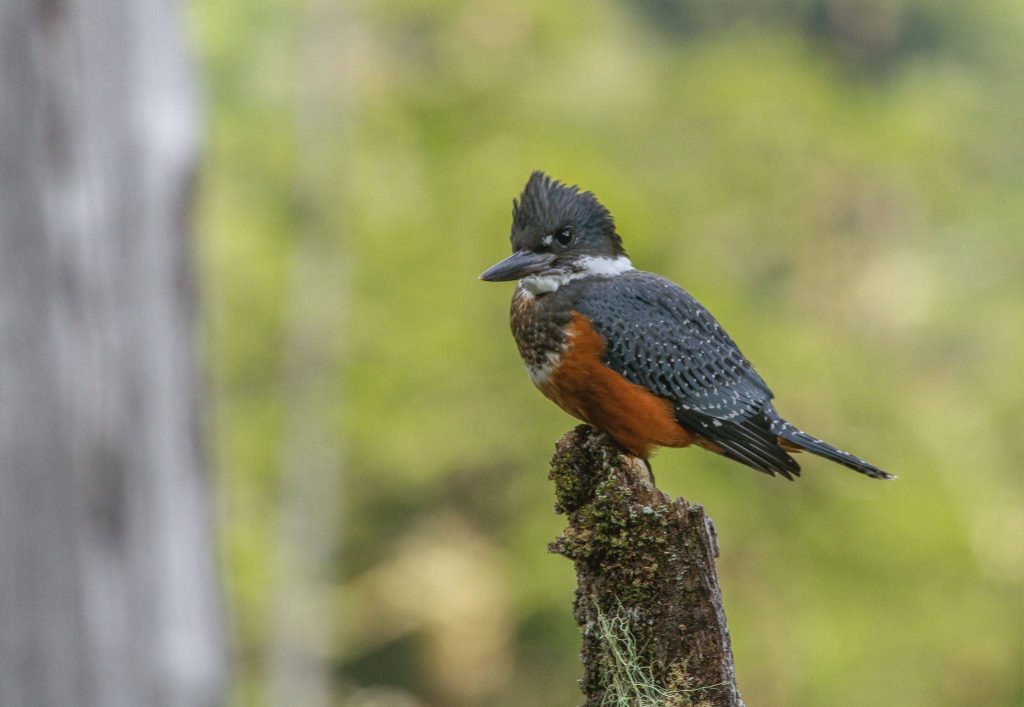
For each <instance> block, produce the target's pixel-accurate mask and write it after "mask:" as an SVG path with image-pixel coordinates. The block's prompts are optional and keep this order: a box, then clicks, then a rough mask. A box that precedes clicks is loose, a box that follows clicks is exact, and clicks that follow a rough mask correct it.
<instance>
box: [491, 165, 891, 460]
mask: <svg viewBox="0 0 1024 707" xmlns="http://www.w3.org/2000/svg"><path fill="white" fill-rule="evenodd" d="M511 241H512V246H513V251H514V253H513V255H512V256H511V257H509V258H507V259H506V260H504V261H502V262H501V263H499V264H498V265H495V266H494V267H493V268H491V269H490V270H488V271H487V272H486V273H484V274H483V275H482V276H481V277H482V278H483V279H486V280H509V279H519V280H520V284H519V287H518V288H517V289H516V295H515V298H514V300H513V311H512V329H513V333H514V335H515V338H516V343H517V345H518V346H519V350H520V353H521V354H522V357H523V360H524V362H526V364H527V369H528V370H529V372H530V376H531V378H532V379H533V381H534V383H535V384H536V385H537V386H538V387H539V388H540V389H541V391H542V392H544V394H545V395H547V396H548V397H550V398H551V399H552V400H554V401H555V402H556V403H558V404H559V405H560V406H562V407H563V408H564V409H566V411H568V412H569V413H570V414H572V415H575V416H577V417H580V418H581V419H583V420H584V421H587V422H590V423H591V424H594V425H595V426H598V427H602V428H603V429H605V430H606V431H607V432H609V434H611V435H612V436H613V437H614V438H616V439H617V441H619V443H620V444H622V445H623V446H624V447H626V448H627V449H630V451H633V452H634V453H637V454H640V455H641V456H646V454H647V450H648V449H649V448H650V447H651V446H653V445H669V446H686V445H688V444H691V443H696V444H699V445H700V446H702V447H704V448H706V449H710V450H712V451H715V452H718V453H720V454H723V455H724V456H726V457H729V458H730V459H734V460H736V461H738V462H741V463H743V464H746V465H747V466H750V467H752V468H754V469H757V470H758V471H762V472H765V473H768V474H776V473H778V474H781V475H782V476H784V477H786V478H793V477H794V476H797V475H799V473H800V466H799V465H798V464H797V463H796V461H795V460H794V459H793V458H792V457H791V456H790V454H789V452H794V451H802V450H803V451H809V452H811V453H813V454H817V455H819V456H822V457H825V458H827V459H830V460H832V461H835V462H837V463H839V464H842V465H844V466H847V467H849V468H851V469H854V470H855V471H858V472H860V473H862V474H865V475H867V476H870V477H872V478H877V479H885V478H891V477H890V476H889V474H887V473H886V472H884V471H882V470H881V469H879V468H878V467H876V466H873V465H872V464H869V463H868V462H866V461H864V460H863V459H859V458H858V457H855V456H853V455H852V454H848V453H847V452H843V451H841V450H839V449H836V448H835V447H833V446H831V445H829V444H827V443H826V442H823V441H821V440H819V439H817V438H815V437H812V436H811V435H809V434H807V433H805V432H802V431H801V430H799V429H797V428H796V427H795V426H793V425H792V424H790V423H789V422H787V421H786V420H784V419H782V418H781V417H780V416H779V414H778V413H777V412H776V410H775V407H774V406H773V405H772V398H773V395H772V391H771V390H770V389H769V388H768V385H767V384H766V383H765V382H764V380H763V379H762V378H761V376H760V375H758V373H757V371H755V370H754V367H753V366H752V365H751V364H750V362H749V361H748V360H747V359H746V358H745V357H744V356H743V354H742V353H741V352H740V350H739V347H737V345H736V343H735V342H734V341H733V340H732V338H731V337H730V336H729V335H728V334H727V333H726V332H725V330H724V329H723V328H722V327H721V325H720V324H719V323H718V322H717V321H716V320H715V318H714V317H713V316H711V314H710V313H709V312H708V311H707V309H705V308H704V307H703V306H702V305H701V304H700V303H699V302H697V300H695V299H694V298H693V297H692V296H691V295H690V294H689V293H687V292H686V291H685V290H683V289H682V288H681V287H679V286H678V285H675V284H674V283H672V282H670V281H668V280H666V279H665V278H663V277H661V276H659V275H655V274H653V273H647V272H640V271H637V270H634V269H633V268H632V265H631V264H630V262H629V260H628V258H626V256H625V251H624V250H623V248H622V243H621V240H620V238H619V236H618V234H617V233H616V231H615V225H614V221H613V220H612V217H611V214H610V213H609V212H608V210H607V209H606V208H605V207H604V206H602V205H601V204H600V202H598V201H597V198H596V197H595V196H594V195H593V194H591V193H590V192H580V191H579V189H578V188H576V187H568V186H565V185H563V184H561V183H559V182H557V181H554V180H551V179H550V178H549V177H547V176H545V175H544V174H542V173H540V172H534V173H533V175H531V177H530V180H529V182H528V183H527V185H526V188H525V190H524V191H523V194H522V196H521V197H520V200H519V201H518V202H515V203H514V208H513V225H512V234H511ZM580 326H584V329H580ZM574 327H575V328H574ZM584 341H586V344H583V343H581V342H584ZM595 342H596V343H595ZM583 346H586V349H585V350H584V349H583V348H581V347H583ZM587 357H592V358H590V359H588V358H587ZM662 406H663V407H662ZM631 410H635V411H636V413H635V414H636V418H635V419H631ZM662 410H663V411H664V412H663V413H662V412H659V411H662ZM662 415H665V416H667V417H666V418H664V419H663V418H662V417H661V416H662ZM666 425H667V427H666ZM670 428H674V429H675V430H676V431H677V432H672V430H671V429H670Z"/></svg>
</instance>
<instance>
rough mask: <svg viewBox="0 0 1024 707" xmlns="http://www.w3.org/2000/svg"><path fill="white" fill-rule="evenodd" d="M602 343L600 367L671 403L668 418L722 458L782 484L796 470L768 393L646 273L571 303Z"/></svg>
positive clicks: (719, 335) (687, 302)
mask: <svg viewBox="0 0 1024 707" xmlns="http://www.w3.org/2000/svg"><path fill="white" fill-rule="evenodd" d="M576 309H577V310H578V311H579V312H580V313H582V314H584V315H585V316H587V317H588V318H589V319H590V321H591V323H592V324H593V326H594V329H595V330H596V331H597V332H598V333H599V334H600V335H601V336H602V337H604V339H605V341H606V342H607V348H606V351H605V363H606V364H607V365H608V366H609V367H610V368H612V369H613V370H615V371H617V372H618V373H620V374H622V375H623V376H625V377H626V378H627V379H628V380H629V381H631V382H633V383H637V384H639V385H642V386H644V387H646V388H647V389H649V390H651V391H652V392H654V393H656V394H657V395H660V396H662V397H664V398H667V399H669V400H671V401H673V403H674V404H675V411H676V419H677V420H678V421H679V423H680V424H682V425H683V426H684V427H685V428H687V429H688V430H690V431H692V432H695V433H697V434H699V435H700V436H701V437H703V438H705V439H706V440H708V441H710V442H712V443H714V444H715V445H717V446H718V447H720V448H721V449H722V453H723V454H724V455H725V456H727V457H730V458H732V459H735V460H736V461H739V462H742V463H744V464H747V465H748V466H751V467H753V468H755V469H757V470H758V471H763V472H766V473H769V474H774V473H776V472H778V473H780V474H782V475H783V476H785V477H787V478H790V477H791V476H793V475H798V474H799V473H800V467H799V465H798V464H797V463H796V462H795V461H794V460H793V459H792V457H790V456H789V455H788V454H786V452H785V450H784V449H782V448H781V447H780V446H779V444H778V437H777V435H776V434H774V433H773V432H772V431H771V429H770V427H771V424H772V420H773V419H776V418H777V415H776V414H775V410H774V408H773V407H772V404H771V399H772V392H771V390H769V388H768V386H767V384H766V383H765V382H764V380H762V379H761V376H759V375H758V373H757V371H755V370H754V368H753V366H751V365H750V362H749V361H747V359H746V358H745V357H744V356H743V354H742V353H741V352H740V350H739V348H738V347H737V346H736V343H735V342H734V341H733V340H732V338H731V337H730V336H729V335H728V334H727V333H726V332H725V331H724V330H723V329H722V327H721V325H720V324H719V323H718V322H717V321H716V320H715V318H714V317H712V316H711V314H710V313H709V312H708V311H707V310H706V309H705V308H704V307H703V306H702V305H701V304H700V303H699V302H697V300H695V299H694V298H693V297H692V296H691V295H690V294H689V293H687V292H686V291H685V290H683V289H682V288H681V287H679V286H678V285H675V284H674V283H672V282H670V281H668V280H666V279H664V278H662V277H659V276H657V275H654V274H651V273H641V272H637V273H630V274H626V275H620V276H618V277H613V278H604V279H600V280H597V281H595V282H594V283H593V284H591V285H590V287H588V288H587V290H586V292H585V293H584V294H583V295H582V296H581V297H580V299H579V300H578V302H577V305H576Z"/></svg>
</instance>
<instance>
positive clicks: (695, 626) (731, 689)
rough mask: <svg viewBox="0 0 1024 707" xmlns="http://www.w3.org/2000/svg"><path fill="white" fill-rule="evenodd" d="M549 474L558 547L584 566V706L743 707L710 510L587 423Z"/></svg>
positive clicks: (562, 445) (567, 440)
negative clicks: (673, 491)
mask: <svg viewBox="0 0 1024 707" xmlns="http://www.w3.org/2000/svg"><path fill="white" fill-rule="evenodd" d="M551 478H552V480H553V481H554V482H555V494H556V498H557V505H556V506H555V508H556V510H557V511H558V512H560V513H565V514H566V515H567V516H568V517H569V527H567V528H566V529H565V531H563V533H562V535H561V536H559V538H558V539H557V540H555V541H554V542H553V543H552V544H551V550H552V552H556V553H558V554H560V555H563V556H564V557H567V558H569V559H570V560H572V561H573V563H574V564H575V565H576V578H577V589H576V602H575V605H574V607H573V613H574V615H575V617H576V622H577V623H578V624H579V626H580V628H581V629H582V631H583V650H582V652H581V653H580V658H581V660H582V661H583V669H584V673H583V679H582V680H581V681H580V687H581V689H582V690H583V694H584V697H585V698H586V705H588V707H591V706H592V707H597V706H598V705H629V706H630V707H654V706H655V705H678V706H679V707H683V706H689V705H692V706H694V707H705V706H714V707H742V705H743V702H742V701H741V700H740V694H739V691H738V690H737V688H736V673H735V669H734V667H733V660H732V648H731V645H730V642H729V629H728V627H727V626H726V623H725V611H724V610H723V608H722V594H721V591H720V590H719V588H718V575H717V573H716V571H715V558H716V557H717V556H718V544H717V542H716V539H715V531H714V526H712V524H711V519H710V518H708V517H707V516H705V515H704V509H703V508H701V507H700V506H691V505H690V504H688V503H687V502H686V501H684V500H683V499H676V500H674V501H673V500H672V499H670V498H669V497H668V496H666V495H665V494H663V493H661V492H660V491H658V489H657V488H655V486H654V483H653V479H651V475H650V472H649V471H648V469H647V467H646V466H645V465H644V463H643V461H641V460H640V459H638V458H636V457H633V456H630V455H628V454H625V453H623V452H622V451H621V450H620V449H618V448H617V447H615V446H614V445H613V444H611V443H610V442H609V441H608V439H607V437H605V436H604V435H603V434H599V433H597V432H595V431H594V430H593V429H592V428H590V427H587V426H586V425H581V426H580V427H577V428H576V429H575V430H573V431H572V432H569V433H568V434H566V435H565V436H564V437H562V439H561V440H560V441H559V442H558V446H557V451H556V452H555V457H554V459H553V460H552V461H551Z"/></svg>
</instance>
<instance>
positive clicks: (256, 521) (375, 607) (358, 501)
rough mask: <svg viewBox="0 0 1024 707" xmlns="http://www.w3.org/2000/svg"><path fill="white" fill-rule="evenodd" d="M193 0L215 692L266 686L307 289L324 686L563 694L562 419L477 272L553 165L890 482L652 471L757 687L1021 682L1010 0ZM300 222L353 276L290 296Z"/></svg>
mask: <svg viewBox="0 0 1024 707" xmlns="http://www.w3.org/2000/svg"><path fill="white" fill-rule="evenodd" d="M191 10H192V11H191V20H192V26H193V29H194V36H195V38H196V43H197V47H198V50H199V54H200V58H201V65H202V68H203V72H204V80H205V82H206V85H207V89H208V95H209V107H210V114H211V122H210V135H209V144H208V147H209V154H208V159H207V162H206V166H205V172H204V175H203V179H202V182H201V194H200V196H201V199H200V202H201V204H200V205H201V208H200V214H199V240H200V242H199V247H200V252H201V255H202V265H203V272H204V283H205V294H206V300H205V301H206V314H207V322H208V327H207V331H208V351H209V353H210V358H211V361H210V364H209V371H210V378H211V382H212V388H213V400H214V415H213V429H214V440H213V442H214V444H213V458H214V460H215V465H216V468H217V472H218V478H219V482H220V496H221V503H220V516H221V519H220V524H221V531H222V537H223V543H224V546H223V559H224V564H225V570H224V572H225V583H226V586H227V588H228V593H229V600H230V603H231V607H232V610H233V615H234V625H235V636H236V648H237V655H238V666H237V676H238V680H237V682H238V688H237V694H236V697H237V700H236V702H237V703H238V704H255V705H259V704H265V703H266V693H265V681H266V677H265V675H266V671H267V658H266V656H267V653H268V643H269V642H270V641H271V640H272V635H271V631H270V625H271V615H272V613H273V604H274V602H275V601H277V597H275V592H274V587H275V586H276V585H275V581H276V580H275V576H276V573H278V572H279V571H280V568H279V563H278V562H277V561H276V560H275V556H274V553H273V552H272V551H271V549H272V548H274V547H275V544H276V543H277V542H278V541H277V539H276V538H275V533H276V532H277V528H278V526H277V524H276V521H275V519H276V518H277V517H278V515H279V513H280V511H281V507H282V504H283V503H285V502H287V498H286V496H285V495H284V494H283V493H282V480H281V466H282V462H281V460H282V449H281V447H282V434H283V432H282V431H283V430H284V429H285V428H286V426H287V418H288V416H289V415H291V414H293V412H294V411H293V410H292V409H291V408H293V407H294V406H295V405H297V404H299V405H301V400H300V401H299V402H298V403H296V402H295V401H292V402H291V403H289V401H288V396H287V391H286V388H287V375H286V373H287V361H286V358H287V351H288V350H289V346H293V345H294V342H292V343H291V344H290V343H289V341H290V339H289V336H290V334H289V331H290V329H289V327H290V323H289V317H294V316H296V315H295V314H294V312H295V311H300V312H302V314H301V316H303V317H311V318H313V320H312V321H307V322H306V326H305V327H304V329H305V330H307V331H308V330H310V329H312V331H313V332H315V333H316V334H317V335H319V336H320V337H322V338H323V340H324V341H325V342H326V347H327V350H328V351H337V355H332V356H331V357H330V358H329V360H327V361H326V362H325V363H324V365H325V366H326V367H327V369H328V370H330V371H332V372H335V373H336V374H337V376H338V377H340V379H341V381H342V383H341V385H339V386H338V390H336V391H334V390H329V391H328V392H329V393H330V395H331V399H332V400H335V401H336V402H335V403H334V404H333V406H332V412H331V413H330V415H329V419H328V420H326V423H327V424H328V425H329V426H330V429H331V430H333V431H335V432H336V436H337V440H338V441H339V444H340V445H341V449H342V452H343V458H344V463H343V464H342V465H341V468H339V469H338V470H337V473H338V474H339V475H340V476H341V479H342V494H341V496H342V497H341V500H340V505H339V506H338V507H337V509H336V510H337V517H338V518H340V519H341V521H340V522H341V528H340V533H339V536H338V537H337V539H336V541H334V542H332V543H331V552H330V556H331V557H334V558H336V560H335V562H336V566H335V567H333V568H332V572H333V574H334V576H335V581H334V584H333V585H332V586H331V587H329V591H330V597H331V598H332V599H331V601H332V602H334V605H335V606H336V611H334V612H333V614H332V615H331V616H323V617H318V620H319V621H321V622H322V623H323V624H325V625H329V626H331V627H334V628H335V629H336V631H335V632H333V633H332V634H331V643H330V646H331V648H330V650H329V651H328V655H326V656H320V657H321V658H323V659H324V660H327V661H328V662H329V665H330V670H331V676H332V686H333V689H334V691H335V694H336V695H337V700H336V701H337V703H338V704H352V705H417V704H419V705H426V704H431V705H499V706H500V705H568V704H574V703H575V702H576V701H577V700H578V697H577V695H578V693H577V690H576V686H575V679H576V677H578V675H579V673H580V667H579V664H578V661H577V651H578V635H577V632H576V629H575V626H574V625H573V622H572V617H571V612H570V601H571V598H572V588H573V584H574V577H573V572H572V567H571V566H570V565H569V563H567V562H566V561H565V560H563V559H561V558H558V557H555V556H552V555H549V554H547V552H546V549H545V544H546V542H547V541H548V540H550V539H552V538H553V537H554V536H555V535H556V533H557V531H558V530H559V528H560V527H561V525H562V522H563V521H562V519H561V518H558V517H556V516H555V515H554V514H553V513H552V512H551V506H552V496H551V488H550V485H549V482H548V481H547V480H546V478H545V477H546V471H547V461H548V458H549V456H550V454H551V451H552V444H553V442H554V441H555V440H556V439H557V438H558V436H559V435H560V434H561V433H562V432H564V431H565V430H566V429H568V428H569V427H570V426H571V425H572V424H573V421H572V420H570V419H569V418H568V417H567V416H565V415H564V414H563V413H561V412H560V411H559V410H557V409H556V408H555V407H554V406H553V405H551V404H550V403H548V402H547V401H546V400H544V399H543V398H542V397H541V396H540V395H539V394H538V393H537V392H536V391H535V390H533V388H532V386H531V385H530V383H529V380H528V379H527V377H526V376H525V374H524V372H523V369H522V365H521V363H520V362H519V359H518V357H517V354H516V352H515V348H514V345H513V343H512V339H511V336H510V334H509V332H508V328H507V319H506V318H507V310H508V300H509V298H510V296H511V287H510V286H501V285H490V284H487V285H485V284H483V283H480V282H478V281H477V279H476V275H477V274H478V273H479V272H480V271H482V270H483V269H484V268H485V267H487V266H488V265H490V264H491V263H493V262H494V261H496V260H498V259H499V258H501V257H503V256H504V255H505V254H506V253H507V252H508V250H509V249H508V243H507V241H506V238H507V233H508V226H509V218H510V204H511V199H512V198H513V197H514V196H516V195H517V194H518V191H519V190H520V189H521V188H522V185H523V183H524V182H525V180H526V177H527V176H528V174H529V172H530V170H532V169H538V168H540V169H545V170H547V171H549V172H550V173H551V174H553V175H554V176H556V177H558V178H560V179H563V180H567V181H569V182H578V183H579V184H581V185H582V186H584V187H586V188H588V189H592V190H594V191H595V192H596V193H597V194H598V196H599V197H600V198H601V199H602V200H603V201H604V202H605V204H606V205H607V206H608V207H609V208H610V209H611V210H612V212H613V213H614V214H615V216H616V219H617V222H618V224H619V227H620V232H621V233H622V234H623V236H624V238H625V243H626V246H627V248H628V249H629V250H630V254H631V255H632V257H633V260H634V262H635V263H636V264H637V265H638V266H639V267H641V268H645V269H652V270H657V271H658V272H660V273H662V274H664V275H666V276H668V277H671V278H672V279H674V280H676V281H677V282H679V283H680V284H682V285H683V286H685V287H686V288H687V289H689V290H690V291H691V292H693V293H694V294H695V295H696V296H697V297H698V298H699V299H701V300H702V301H703V302H704V303H705V304H706V305H707V306H708V307H709V308H710V309H711V310H712V311H713V312H714V313H715V314H716V316H717V317H718V318H719V319H720V320H721V321H722V322H723V323H724V324H725V325H726V327H727V328H728V329H729V330H730V332H731V333H732V334H733V336H734V338H736V339H737V341H738V342H739V343H740V345H741V346H742V347H743V349H744V352H745V353H746V354H747V355H748V357H750V358H751V359H752V360H753V361H754V362H755V364H756V365H757V366H758V368H759V370H760V371H761V373H762V374H763V375H764V377H765V378H766V379H767V380H768V381H769V383H770V384H771V385H772V386H773V389H774V390H775V392H776V394H777V395H778V397H779V399H778V404H779V408H780V410H781V411H782V412H783V414H785V415H787V417H790V418H791V419H793V420H795V421H796V422H797V423H799V424H801V425H802V426H805V427H806V428H807V429H809V430H810V431H812V432H813V433H815V434H818V435H821V436H823V437H825V438H827V439H829V440H831V441H833V442H835V443H836V444H839V445H840V446H843V447H846V448H849V449H852V450H853V451H855V452H857V453H859V454H861V455H863V456H865V457H867V458H868V459H870V460H872V461H874V462H876V463H878V464H880V465H881V466H883V467H885V468H887V469H889V470H891V471H894V472H896V473H898V474H899V475H900V479H899V480H898V481H896V482H893V483H888V484H881V483H876V482H871V481H868V480H866V479H864V478H861V477H858V476H856V475H854V474H852V473H850V472H848V471H846V470H844V469H842V468H840V467H838V466H834V465H830V464H828V463H826V462H824V461H822V460H818V459H814V458H804V459H803V460H802V461H803V462H804V468H805V475H804V478H803V479H802V480H800V481H798V482H796V483H792V484H791V483H787V482H785V481H782V480H779V479H772V478H768V477H764V476H761V475H758V474H755V473H753V472H751V471H750V470H748V469H745V468H743V467H741V466H738V465H735V464H731V463H729V462H727V461H724V460H721V459H719V458H717V457H715V456H713V455H710V454H707V453H705V452H702V451H699V450H683V451H677V450H668V451H664V452H662V454H661V455H660V456H659V457H658V458H657V459H656V460H655V462H654V465H655V470H656V472H657V474H658V480H659V483H660V485H661V486H662V488H663V489H664V490H666V491H668V492H670V493H672V494H676V495H684V496H686V497H687V498H688V499H691V500H694V501H699V502H701V503H703V504H705V505H706V507H707V508H708V510H709V513H710V515H711V516H712V517H714V519H715V521H716V523H717V526H718V529H719V534H720V543H721V548H722V558H721V563H720V571H721V582H722V585H723V591H724V595H725V599H726V609H727V612H728V615H729V621H730V626H731V628H732V634H733V640H734V649H735V653H736V661H737V671H738V675H739V678H740V686H741V689H742V690H743V693H744V696H745V698H746V700H747V702H748V703H749V704H751V705H762V706H763V705H786V706H792V705H832V706H841V705H851V706H858V707H859V706H861V705H875V704H879V705H881V704H885V705H901V706H907V707H910V706H914V705H922V706H924V705H927V706H929V707H931V706H935V705H966V704H972V705H1011V704H1021V703H1022V702H1024V695H1022V692H1021V684H1022V679H1021V665H1022V660H1024V657H1022V650H1021V620H1022V616H1021V600H1020V591H1021V579H1022V570H1024V556H1022V536H1024V517H1022V514H1021V508H1022V502H1024V495H1022V488H1021V470H1020V469H1021V467H1020V459H1021V457H1022V456H1024V434H1022V427H1021V423H1022V419H1024V417H1022V415H1024V392H1022V388H1024V384H1022V382H1021V381H1022V379H1024V82H1022V81H1021V76H1024V50H1022V47H1024V9H1022V6H1021V4H1020V3H1019V2H1018V1H1017V0H1005V1H1004V0H979V1H978V2H973V3H948V2H943V1H942V0H769V1H768V2H752V0H727V1H724V2H722V1H718V0H715V1H712V0H633V1H621V2H613V1H611V0H601V1H595V2H584V1H583V0H574V1H571V2H564V3H545V2H536V1H530V2H521V1H513V0H496V1H494V2H487V3H479V2H469V1H468V0H443V1H441V2H426V1H424V0H392V1H391V2H371V1H370V0H358V1H356V2H351V3H330V2H327V1H326V0H309V1H308V2H299V0H257V1H252V0H249V1H247V2H242V0H224V1H222V2H217V3H198V2H197V3H194V5H193V7H192V8H191ZM304 242H305V243H306V245H307V246H308V245H309V244H310V243H312V244H313V250H312V251H308V250H307V251H306V252H307V255H308V253H309V252H313V253H314V256H313V257H311V258H307V260H308V261H309V263H311V264H312V266H313V267H320V268H322V269H321V271H320V277H321V278H324V277H327V278H328V279H331V278H333V277H334V275H333V274H334V273H338V279H337V282H338V286H337V288H336V289H334V290H330V289H329V290H328V291H323V290H322V289H315V290H313V292H315V293H316V295H315V296H314V297H313V298H312V301H307V302H304V303H302V306H301V307H299V308H298V309H297V310H296V308H293V307H291V306H290V305H289V302H290V301H291V299H292V298H293V296H294V293H295V292H306V293H307V294H306V295H304V296H306V297H307V298H309V297H310V295H309V294H308V292H309V290H302V289H301V288H300V289H298V290H296V288H295V286H296V282H295V279H296V277H303V275H302V274H301V273H302V272H303V270H301V269H298V270H297V269H295V268H294V267H293V265H294V262H295V260H296V258H299V257H301V252H302V250H301V249H302V248H303V247H305V246H303V243H304ZM296 273H298V274H296ZM338 312H344V317H343V321H344V322H345V325H344V326H343V327H339V326H337V325H336V322H337V321H338V318H337V313H338ZM318 313H321V314H322V316H323V320H322V321H323V324H322V326H319V328H318V325H319V324H320V320H318V319H316V317H318V316H319V315H318ZM300 346H301V342H300Z"/></svg>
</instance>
